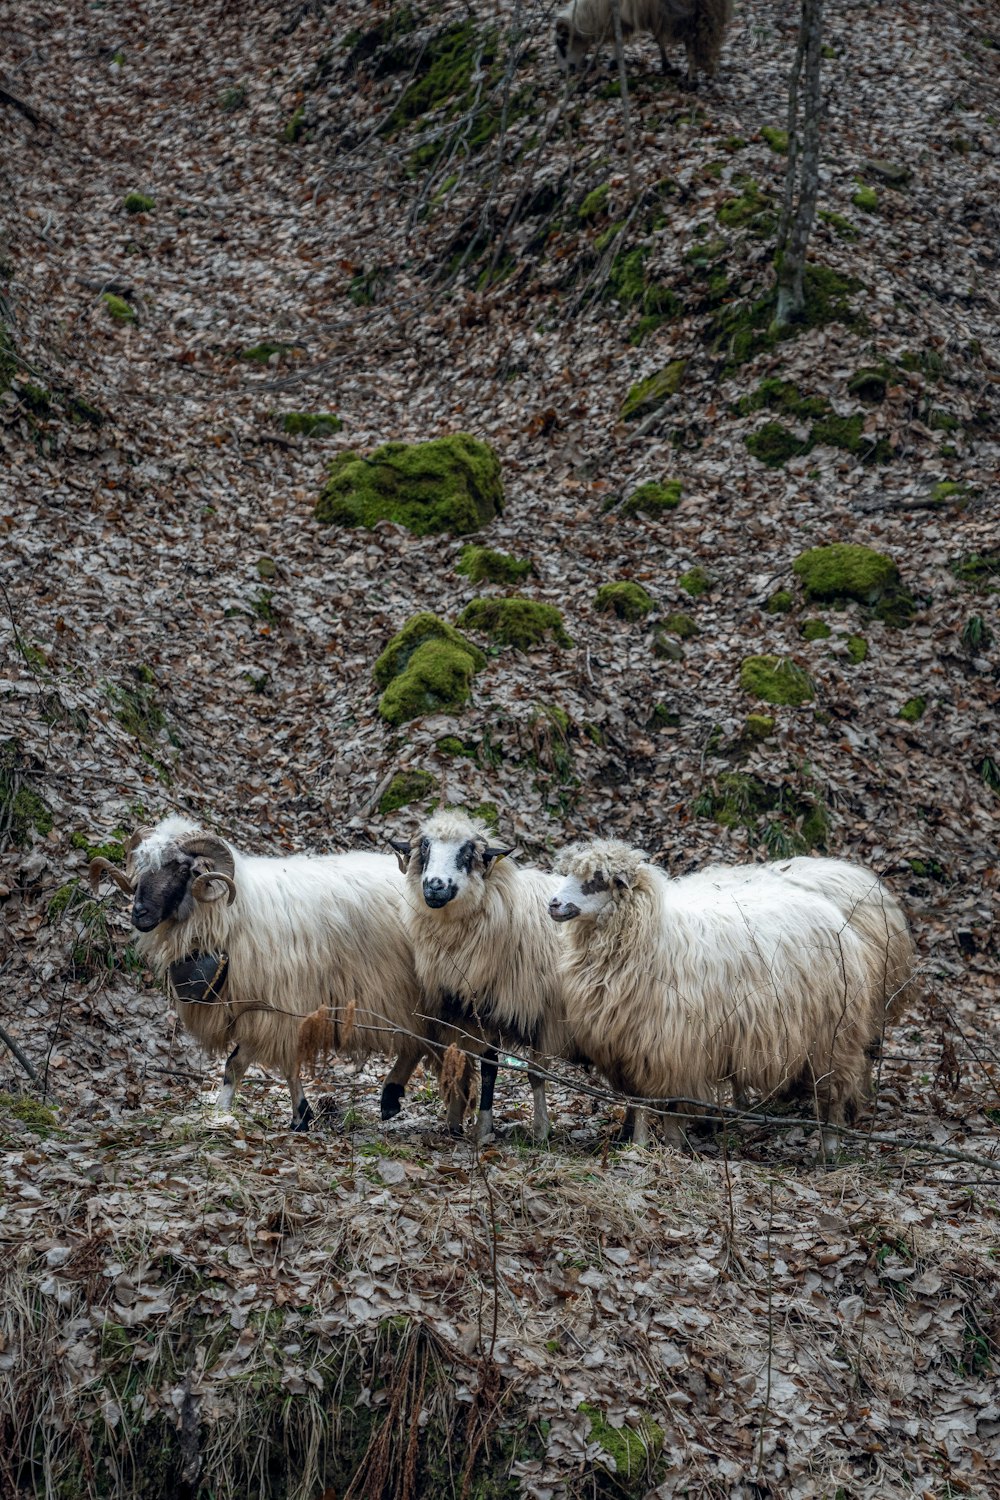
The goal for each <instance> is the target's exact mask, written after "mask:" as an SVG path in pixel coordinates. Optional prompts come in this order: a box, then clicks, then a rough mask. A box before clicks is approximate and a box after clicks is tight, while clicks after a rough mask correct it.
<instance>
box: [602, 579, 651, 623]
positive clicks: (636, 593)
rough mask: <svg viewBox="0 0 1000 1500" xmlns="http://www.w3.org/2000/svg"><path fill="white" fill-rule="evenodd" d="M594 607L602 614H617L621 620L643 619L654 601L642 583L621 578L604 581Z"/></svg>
mask: <svg viewBox="0 0 1000 1500" xmlns="http://www.w3.org/2000/svg"><path fill="white" fill-rule="evenodd" d="M594 607H595V609H598V610H600V611H601V613H602V614H615V615H617V616H618V618H619V620H630V621H634V620H641V619H644V618H645V616H646V615H648V614H649V612H650V610H651V609H652V608H653V601H652V599H651V598H650V596H649V594H648V593H647V591H646V590H645V589H644V588H643V586H642V584H641V583H630V582H628V581H627V580H624V579H623V580H620V581H619V582H617V583H602V584H601V586H600V588H599V589H598V590H597V595H596V597H595V599H594Z"/></svg>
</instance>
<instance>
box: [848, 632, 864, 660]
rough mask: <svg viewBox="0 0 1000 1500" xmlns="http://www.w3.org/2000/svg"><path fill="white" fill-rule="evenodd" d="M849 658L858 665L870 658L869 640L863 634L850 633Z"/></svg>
mask: <svg viewBox="0 0 1000 1500" xmlns="http://www.w3.org/2000/svg"><path fill="white" fill-rule="evenodd" d="M847 658H848V660H849V661H851V662H853V663H854V665H855V666H856V667H857V666H860V664H861V662H863V661H867V660H868V642H867V641H866V640H865V638H864V636H863V635H849V636H848V637H847Z"/></svg>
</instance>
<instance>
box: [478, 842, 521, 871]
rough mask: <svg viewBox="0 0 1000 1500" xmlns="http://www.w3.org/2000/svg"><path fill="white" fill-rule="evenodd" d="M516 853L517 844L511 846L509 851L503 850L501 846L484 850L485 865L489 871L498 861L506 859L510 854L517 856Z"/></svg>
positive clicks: (496, 845) (497, 845)
mask: <svg viewBox="0 0 1000 1500" xmlns="http://www.w3.org/2000/svg"><path fill="white" fill-rule="evenodd" d="M516 852H517V845H516V844H511V846H510V848H509V849H503V848H501V847H500V845H499V844H495V845H493V847H492V848H487V849H484V850H483V864H484V865H485V867H486V869H487V870H488V869H489V868H490V866H491V865H493V864H495V863H496V861H497V860H498V859H506V857H507V855H508V854H515V853H516Z"/></svg>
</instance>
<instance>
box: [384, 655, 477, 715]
mask: <svg viewBox="0 0 1000 1500" xmlns="http://www.w3.org/2000/svg"><path fill="white" fill-rule="evenodd" d="M475 673H476V663H475V660H474V658H473V657H472V656H470V655H469V653H468V652H467V651H464V650H462V648H461V647H460V646H455V645H453V644H452V642H450V641H446V640H441V639H434V640H427V641H424V643H423V645H421V646H418V647H417V649H416V651H414V653H413V655H412V656H411V657H410V659H409V661H408V662H407V665H406V669H405V670H404V671H403V672H401V673H400V674H399V676H398V677H394V678H393V679H392V681H391V682H390V683H389V686H388V687H387V688H386V690H385V692H384V693H383V694H382V696H381V698H380V699H379V705H378V709H379V713H380V714H381V715H382V717H383V719H385V720H386V721H387V722H388V723H389V724H405V723H408V722H409V720H410V719H416V718H419V717H420V716H421V715H422V714H429V713H454V712H456V710H457V709H459V708H461V707H462V705H463V703H466V702H468V698H469V694H470V693H471V691H472V679H473V677H474V676H475Z"/></svg>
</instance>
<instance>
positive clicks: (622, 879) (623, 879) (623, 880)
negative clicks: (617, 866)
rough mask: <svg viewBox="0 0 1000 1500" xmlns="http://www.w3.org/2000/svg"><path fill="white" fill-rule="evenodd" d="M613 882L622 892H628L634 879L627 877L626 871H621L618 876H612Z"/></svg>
mask: <svg viewBox="0 0 1000 1500" xmlns="http://www.w3.org/2000/svg"><path fill="white" fill-rule="evenodd" d="M611 882H612V884H613V885H616V886H617V887H618V889H619V890H620V891H627V890H628V888H629V886H630V885H631V884H632V877H631V875H627V874H626V873H625V871H624V870H619V871H618V873H617V874H616V875H612V877H611Z"/></svg>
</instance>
